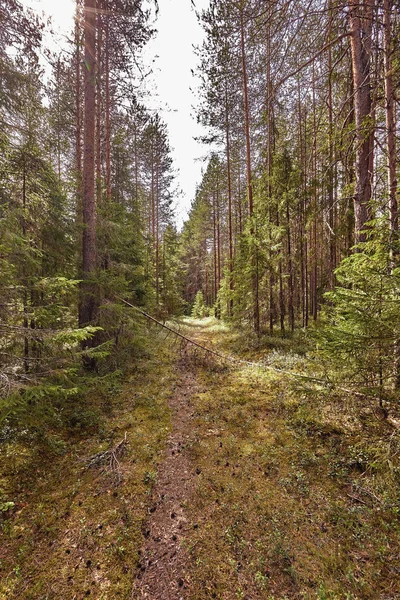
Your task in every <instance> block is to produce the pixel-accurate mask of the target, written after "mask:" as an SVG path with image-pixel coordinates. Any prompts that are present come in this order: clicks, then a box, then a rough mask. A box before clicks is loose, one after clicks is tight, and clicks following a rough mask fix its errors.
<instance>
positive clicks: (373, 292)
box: [316, 230, 400, 396]
mask: <svg viewBox="0 0 400 600" xmlns="http://www.w3.org/2000/svg"><path fill="white" fill-rule="evenodd" d="M359 250H360V251H358V252H356V253H355V254H352V255H351V256H349V257H348V258H346V259H344V260H343V261H342V263H341V265H340V267H339V268H338V269H337V270H336V278H337V281H338V285H337V286H336V287H335V289H334V290H333V291H332V292H329V293H327V294H326V300H327V305H326V307H325V308H324V312H323V320H322V324H321V326H320V327H319V328H318V329H317V330H316V338H317V343H318V356H319V357H320V358H323V359H324V360H326V361H327V363H329V365H330V366H334V367H335V368H336V372H335V375H332V376H333V377H336V378H339V379H340V380H346V381H349V382H351V383H353V384H354V385H356V386H360V387H362V388H363V389H365V390H366V391H368V393H371V394H372V395H378V396H381V395H382V394H383V393H384V391H385V390H386V391H388V389H389V388H391V387H393V383H394V380H395V379H396V378H397V372H396V369H397V368H398V367H397V364H396V356H395V352H396V351H395V348H396V345H397V342H398V340H399V339H400V294H399V291H400V268H399V267H398V266H394V265H392V264H391V261H390V248H389V247H388V244H387V243H386V241H385V239H384V237H383V236H382V235H379V230H378V234H377V233H376V232H375V233H374V234H370V235H369V240H368V241H367V242H366V243H364V244H363V245H362V246H360V248H359Z"/></svg>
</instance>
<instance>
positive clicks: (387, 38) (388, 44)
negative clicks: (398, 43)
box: [383, 0, 399, 241]
mask: <svg viewBox="0 0 400 600" xmlns="http://www.w3.org/2000/svg"><path fill="white" fill-rule="evenodd" d="M392 8H393V1H392V0H383V26H384V62H385V104H386V112H385V114H386V146H387V175H388V197H389V211H390V230H391V234H392V241H394V239H393V238H395V237H396V236H397V231H398V229H399V214H398V202H397V175H396V120H395V113H394V91H393V75H392V73H393V71H392V53H393V50H392V31H391V15H392Z"/></svg>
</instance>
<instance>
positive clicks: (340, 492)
mask: <svg viewBox="0 0 400 600" xmlns="http://www.w3.org/2000/svg"><path fill="white" fill-rule="evenodd" d="M196 331H197V332H198V337H199V336H201V339H202V341H203V343H205V344H208V345H212V344H213V345H214V346H217V347H218V348H220V349H221V348H223V349H230V351H231V352H232V349H234V350H236V352H239V349H240V335H239V334H238V333H237V332H236V333H235V332H232V331H231V330H229V328H227V327H226V326H224V325H223V324H219V323H217V322H216V321H211V320H210V321H208V320H207V321H203V327H201V324H200V325H199V326H198V327H197V329H196ZM232 338H233V339H234V340H235V339H236V345H235V344H234V345H232V343H231V342H232ZM266 348H267V347H266V346H265V347H264V348H263V349H262V351H260V348H259V347H257V345H253V347H252V348H251V343H247V344H246V345H245V349H244V353H241V354H240V355H241V356H246V358H248V359H252V358H253V357H254V359H257V360H260V359H261V360H262V362H264V363H265V364H268V363H271V361H272V363H273V364H275V365H276V364H278V365H285V366H286V367H289V368H290V369H292V370H296V368H299V369H300V371H302V370H303V369H304V362H303V358H302V356H301V355H298V354H297V353H296V352H289V353H288V350H290V345H288V346H287V347H284V346H283V345H281V346H280V347H277V346H275V347H274V348H273V349H272V347H271V348H270V349H269V350H267V349H266ZM271 355H272V356H271ZM198 378H199V381H200V383H201V385H202V390H203V391H202V392H201V393H200V394H198V395H197V397H196V399H195V402H194V404H195V419H196V420H195V433H194V437H193V443H192V445H191V447H190V453H191V457H192V460H193V463H194V465H196V467H197V468H198V470H199V472H200V473H201V474H200V475H199V477H198V481H197V488H196V493H195V495H194V497H193V499H192V503H191V507H190V518H191V520H192V521H193V522H195V523H197V524H198V527H197V528H196V529H195V530H194V532H193V534H192V536H191V539H190V540H188V541H187V545H188V548H189V550H190V555H191V557H192V563H191V573H190V577H191V579H192V581H193V589H192V590H191V595H190V598H191V599H193V600H194V599H196V600H205V599H208V598H210V599H212V598H217V599H220V600H231V599H232V600H233V599H238V598H243V599H250V598H251V600H256V599H260V600H261V599H263V600H266V599H268V600H284V599H297V598H298V599H301V598H302V599H304V598H307V599H310V600H311V599H319V600H322V599H329V600H336V599H337V600H338V599H345V598H346V599H353V600H367V599H371V600H372V599H374V600H376V599H378V598H380V599H382V600H383V599H385V600H389V599H392V600H394V599H395V598H399V597H400V571H399V569H398V561H399V556H400V522H399V513H400V503H399V492H400V470H399V469H400V435H399V432H397V431H393V429H391V428H390V426H389V425H388V424H387V423H386V422H384V421H380V420H378V419H377V418H376V416H375V415H374V412H373V407H372V406H370V405H368V403H366V402H361V401H360V400H357V399H356V398H353V397H343V394H342V395H334V394H333V393H331V392H329V390H328V391H326V390H321V389H317V390H316V391H314V394H310V393H309V391H307V392H306V391H305V389H304V386H302V385H301V384H299V382H298V381H297V380H295V379H294V380H292V379H290V378H288V377H285V376H284V375H280V374H279V373H276V372H273V371H268V370H265V369H262V368H257V367H250V366H243V367H238V368H236V367H235V368H229V370H228V371H225V372H221V371H219V372H212V371H210V369H204V368H202V366H201V365H200V366H199V367H198Z"/></svg>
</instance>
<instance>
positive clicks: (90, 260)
mask: <svg viewBox="0 0 400 600" xmlns="http://www.w3.org/2000/svg"><path fill="white" fill-rule="evenodd" d="M95 32H96V0H85V23H84V33H85V112H84V123H85V128H84V158H83V207H82V208H83V210H82V216H83V219H82V224H83V237H82V279H83V281H82V284H81V301H80V307H79V324H80V326H81V327H82V326H85V325H89V324H91V323H93V322H94V321H95V318H96V312H97V299H96V286H95V285H94V282H93V281H91V278H92V277H93V274H94V271H95V269H96V203H95V113H96V58H95V56H96V48H95V43H96V42H95Z"/></svg>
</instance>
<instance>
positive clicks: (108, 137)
mask: <svg viewBox="0 0 400 600" xmlns="http://www.w3.org/2000/svg"><path fill="white" fill-rule="evenodd" d="M108 18H109V17H107V21H106V56H105V78H106V81H105V96H106V98H105V100H106V132H105V134H106V189H107V200H111V98H110V26H109V23H108Z"/></svg>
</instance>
